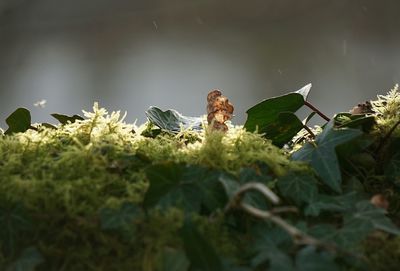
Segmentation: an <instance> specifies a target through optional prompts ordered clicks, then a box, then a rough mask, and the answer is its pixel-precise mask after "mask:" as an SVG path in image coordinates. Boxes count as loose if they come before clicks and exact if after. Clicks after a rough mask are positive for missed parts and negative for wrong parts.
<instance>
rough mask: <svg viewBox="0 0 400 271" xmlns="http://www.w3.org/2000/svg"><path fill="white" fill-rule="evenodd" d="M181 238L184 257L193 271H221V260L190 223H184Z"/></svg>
mask: <svg viewBox="0 0 400 271" xmlns="http://www.w3.org/2000/svg"><path fill="white" fill-rule="evenodd" d="M181 238H182V240H183V245H184V247H185V252H186V255H187V257H188V258H189V260H190V262H191V266H192V267H193V268H194V270H207V271H221V270H222V263H221V259H220V258H219V257H218V255H217V253H216V252H215V249H214V248H213V247H212V246H211V244H210V243H209V242H208V240H207V239H205V238H204V236H202V234H201V233H200V232H199V231H198V230H197V229H196V227H195V226H194V225H193V224H192V222H189V221H186V222H185V224H184V226H183V227H182V229H181Z"/></svg>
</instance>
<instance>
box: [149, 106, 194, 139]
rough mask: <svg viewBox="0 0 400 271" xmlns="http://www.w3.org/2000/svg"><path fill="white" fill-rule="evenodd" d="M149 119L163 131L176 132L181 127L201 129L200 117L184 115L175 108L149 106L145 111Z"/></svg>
mask: <svg viewBox="0 0 400 271" xmlns="http://www.w3.org/2000/svg"><path fill="white" fill-rule="evenodd" d="M146 116H147V118H148V119H149V121H150V122H151V123H153V124H155V125H156V126H158V127H159V128H161V129H162V130H164V131H168V132H172V133H178V132H180V131H181V128H183V129H193V130H201V129H202V118H196V117H186V116H183V115H181V114H180V113H179V112H177V111H175V110H172V109H170V110H166V111H162V110H161V109H159V108H157V107H154V106H152V107H150V108H149V109H148V110H147V111H146Z"/></svg>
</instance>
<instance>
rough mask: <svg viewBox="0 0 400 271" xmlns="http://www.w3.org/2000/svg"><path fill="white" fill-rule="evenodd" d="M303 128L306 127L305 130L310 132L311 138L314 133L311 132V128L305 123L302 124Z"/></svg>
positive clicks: (313, 136)
mask: <svg viewBox="0 0 400 271" xmlns="http://www.w3.org/2000/svg"><path fill="white" fill-rule="evenodd" d="M303 128H304V129H306V131H307V132H308V133H309V134H310V136H311V137H312V138H315V134H314V133H313V131H311V129H310V128H309V127H308V126H307V125H304V126H303Z"/></svg>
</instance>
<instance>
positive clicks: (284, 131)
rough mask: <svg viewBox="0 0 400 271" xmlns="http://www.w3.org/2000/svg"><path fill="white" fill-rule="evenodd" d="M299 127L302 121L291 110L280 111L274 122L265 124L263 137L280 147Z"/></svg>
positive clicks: (300, 127) (301, 126) (301, 127)
mask: <svg viewBox="0 0 400 271" xmlns="http://www.w3.org/2000/svg"><path fill="white" fill-rule="evenodd" d="M301 129H303V123H302V122H301V120H299V118H298V117H297V116H296V115H295V114H294V113H292V112H281V113H279V114H278V118H277V120H276V121H275V122H273V123H271V124H269V125H267V126H266V127H265V129H264V130H263V131H264V132H265V137H266V138H268V139H271V140H272V144H274V145H276V146H278V147H282V146H283V145H284V144H285V143H287V142H289V141H290V140H291V139H292V138H293V137H294V136H295V135H296V134H297V133H298V132H299V131H300V130H301Z"/></svg>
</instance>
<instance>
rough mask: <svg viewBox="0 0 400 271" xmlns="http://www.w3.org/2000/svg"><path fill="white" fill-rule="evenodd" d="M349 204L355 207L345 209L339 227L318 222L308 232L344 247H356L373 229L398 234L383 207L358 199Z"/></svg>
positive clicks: (399, 230) (399, 231) (399, 232)
mask: <svg viewBox="0 0 400 271" xmlns="http://www.w3.org/2000/svg"><path fill="white" fill-rule="evenodd" d="M351 206H355V207H353V208H351V209H350V210H347V212H346V214H345V216H344V219H343V226H342V227H341V228H339V229H337V228H335V227H334V226H333V225H323V224H320V225H317V226H315V227H313V228H311V229H310V234H311V235H313V236H315V237H316V238H319V239H322V240H325V241H331V242H332V241H333V242H335V243H336V244H337V245H339V246H341V247H343V248H345V249H349V248H353V247H356V246H357V245H358V244H359V242H360V241H362V240H364V239H365V238H366V237H367V236H368V234H370V233H371V232H372V231H373V230H382V231H385V232H388V233H392V234H395V235H400V229H399V228H398V227H396V226H395V225H394V224H393V223H392V222H391V221H390V219H389V218H388V217H386V215H385V210H384V209H382V208H378V207H375V206H374V205H372V204H371V203H370V202H369V201H360V202H358V203H357V204H355V205H354V204H353V205H351ZM351 206H350V207H351Z"/></svg>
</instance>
